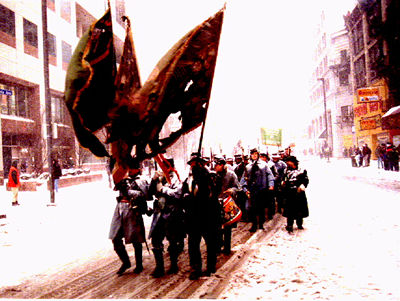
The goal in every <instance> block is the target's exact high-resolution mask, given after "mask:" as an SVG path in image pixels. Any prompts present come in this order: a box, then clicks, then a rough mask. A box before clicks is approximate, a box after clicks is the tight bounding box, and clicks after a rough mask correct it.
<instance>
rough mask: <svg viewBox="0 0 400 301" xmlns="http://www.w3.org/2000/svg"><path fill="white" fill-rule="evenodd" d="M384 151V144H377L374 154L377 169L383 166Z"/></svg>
mask: <svg viewBox="0 0 400 301" xmlns="http://www.w3.org/2000/svg"><path fill="white" fill-rule="evenodd" d="M385 152H386V145H385V144H384V143H382V144H378V146H377V147H376V149H375V155H376V157H377V158H378V169H381V168H384V167H385V166H384V164H383V162H384V154H385Z"/></svg>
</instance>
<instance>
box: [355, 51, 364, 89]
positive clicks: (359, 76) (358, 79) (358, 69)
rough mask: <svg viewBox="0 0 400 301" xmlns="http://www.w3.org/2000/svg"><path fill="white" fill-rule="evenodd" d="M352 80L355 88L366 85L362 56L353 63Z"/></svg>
mask: <svg viewBox="0 0 400 301" xmlns="http://www.w3.org/2000/svg"><path fill="white" fill-rule="evenodd" d="M354 80H355V85H356V88H361V87H364V86H365V84H366V80H365V57H364V55H363V56H361V57H360V58H359V59H358V60H357V61H355V62H354Z"/></svg>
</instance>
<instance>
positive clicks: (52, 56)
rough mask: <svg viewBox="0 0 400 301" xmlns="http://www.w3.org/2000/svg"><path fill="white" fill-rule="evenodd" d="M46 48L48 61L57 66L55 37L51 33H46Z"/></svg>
mask: <svg viewBox="0 0 400 301" xmlns="http://www.w3.org/2000/svg"><path fill="white" fill-rule="evenodd" d="M47 50H48V52H49V63H50V64H52V65H53V66H57V42H56V37H55V36H54V35H52V34H51V33H49V32H48V33H47Z"/></svg>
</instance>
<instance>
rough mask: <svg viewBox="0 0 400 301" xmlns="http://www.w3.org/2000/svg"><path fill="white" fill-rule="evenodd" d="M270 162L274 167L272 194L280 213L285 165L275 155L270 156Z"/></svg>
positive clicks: (279, 157)
mask: <svg viewBox="0 0 400 301" xmlns="http://www.w3.org/2000/svg"><path fill="white" fill-rule="evenodd" d="M271 157H272V162H273V163H274V166H275V180H274V194H275V198H276V203H277V204H278V212H279V213H282V181H283V177H284V176H285V171H286V168H287V165H286V163H285V162H283V161H282V160H281V156H280V155H279V154H277V153H274V154H272V156H271Z"/></svg>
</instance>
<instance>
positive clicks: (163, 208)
mask: <svg viewBox="0 0 400 301" xmlns="http://www.w3.org/2000/svg"><path fill="white" fill-rule="evenodd" d="M170 178H171V183H168V182H167V183H165V184H164V185H163V187H162V188H161V191H160V192H155V187H154V186H155V185H156V184H157V181H158V179H157V180H152V182H151V184H150V190H151V191H152V193H154V194H155V195H156V200H155V201H154V213H153V220H152V223H151V227H150V231H149V238H150V237H152V234H153V231H154V230H155V229H157V227H159V226H162V225H165V227H166V236H167V238H168V239H174V238H175V239H179V238H184V237H185V236H186V232H185V228H184V211H183V204H182V198H181V195H182V183H181V182H180V181H179V178H178V177H177V175H176V174H175V173H174V172H172V173H170Z"/></svg>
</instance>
